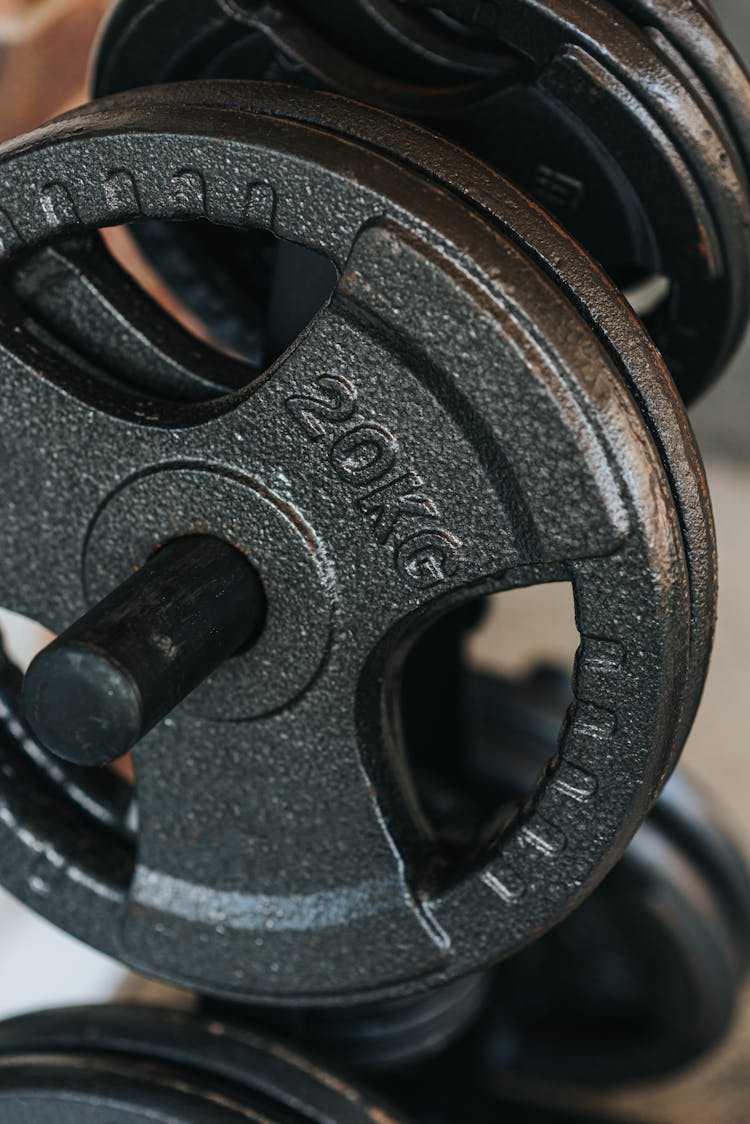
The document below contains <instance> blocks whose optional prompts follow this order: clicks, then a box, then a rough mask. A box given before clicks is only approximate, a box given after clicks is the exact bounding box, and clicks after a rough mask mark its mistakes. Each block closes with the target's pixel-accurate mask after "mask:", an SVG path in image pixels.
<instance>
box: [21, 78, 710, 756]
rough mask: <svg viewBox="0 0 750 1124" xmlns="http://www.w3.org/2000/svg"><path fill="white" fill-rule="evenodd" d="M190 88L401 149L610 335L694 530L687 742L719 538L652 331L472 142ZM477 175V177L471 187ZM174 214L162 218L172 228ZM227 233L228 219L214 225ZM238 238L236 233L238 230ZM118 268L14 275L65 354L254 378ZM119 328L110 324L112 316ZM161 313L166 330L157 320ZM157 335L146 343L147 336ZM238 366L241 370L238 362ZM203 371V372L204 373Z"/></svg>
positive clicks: (307, 102) (227, 87) (78, 252)
mask: <svg viewBox="0 0 750 1124" xmlns="http://www.w3.org/2000/svg"><path fill="white" fill-rule="evenodd" d="M190 89H191V96H192V97H193V98H194V99H196V100H200V101H201V102H202V103H203V104H205V105H207V106H214V107H216V108H221V107H223V108H227V109H228V108H230V107H231V108H246V109H250V110H252V111H255V112H261V113H268V114H271V115H274V116H280V117H291V118H292V119H294V120H297V121H303V122H305V123H306V124H308V125H311V126H314V127H315V128H316V129H325V130H326V131H333V132H334V133H336V134H337V135H339V136H342V137H344V138H346V137H349V136H355V137H356V139H357V140H358V141H360V142H361V143H363V144H365V145H367V146H368V147H369V148H370V149H371V150H372V151H374V152H375V153H380V154H386V155H387V156H388V157H389V158H390V159H398V160H399V161H400V162H402V163H404V164H406V165H407V166H408V167H410V168H413V169H417V170H418V171H420V172H422V173H426V174H427V175H428V176H429V177H430V178H431V179H436V180H438V181H439V182H440V183H441V184H442V185H444V186H446V187H449V188H450V189H451V190H452V191H454V192H455V193H456V194H457V195H459V197H460V198H461V199H462V201H464V202H465V203H466V202H470V203H471V204H472V205H473V206H474V207H475V208H476V209H477V211H478V213H479V214H480V215H481V216H482V218H483V219H484V220H485V221H489V222H490V223H492V224H497V223H499V224H500V226H501V228H502V229H503V231H504V232H505V234H506V235H507V236H508V237H510V238H511V239H512V240H513V241H514V242H515V243H516V244H518V245H519V246H521V247H522V248H523V249H524V251H526V252H527V253H529V254H530V255H531V256H532V257H533V259H534V260H535V262H537V264H539V265H540V266H541V267H542V268H543V269H544V271H545V272H546V273H547V274H548V275H549V276H550V277H551V278H552V279H553V280H554V281H555V283H556V284H557V285H559V286H560V287H561V288H562V290H563V291H564V292H565V294H566V296H567V297H568V299H570V300H571V301H572V302H573V304H574V305H575V307H576V308H577V309H578V310H579V311H580V313H581V314H582V315H583V316H584V318H585V319H586V320H587V322H589V323H590V325H591V326H592V327H593V328H594V330H595V332H596V335H597V338H598V339H599V342H600V343H601V344H602V345H603V346H604V347H605V348H606V349H607V351H608V353H609V354H610V356H611V357H612V359H613V361H614V362H615V364H616V365H617V367H618V369H619V370H620V372H621V375H622V377H623V378H624V380H625V383H626V385H627V386H628V387H629V388H630V390H631V391H632V393H633V394H634V396H635V398H636V401H637V402H638V404H639V406H640V409H641V411H642V413H643V416H644V419H645V421H646V424H647V426H648V428H649V430H650V432H651V433H652V436H653V438H654V439H655V441H656V444H657V447H658V449H659V451H660V454H661V457H662V461H663V464H664V467H665V470H666V472H667V475H668V477H669V479H670V482H671V486H672V492H673V496H674V500H675V503H676V505H677V510H678V515H679V519H680V524H681V527H682V532H683V540H684V546H685V553H686V557H687V562H688V569H689V574H690V589H691V645H690V674H689V679H688V681H687V682H686V701H685V704H684V707H683V715H682V722H681V724H680V727H679V730H678V732H677V740H678V741H679V739H680V738H681V739H682V740H684V738H685V737H686V736H687V733H688V732H689V729H690V726H691V724H692V720H693V717H694V714H695V711H696V709H697V706H698V703H699V701H700V694H701V690H702V687H703V682H704V680H705V675H706V670H707V666H708V659H709V656H710V651H711V644H712V639H713V630H714V622H715V614H716V546H715V538H714V529H713V520H712V515H711V508H710V501H709V498H708V488H707V483H706V479H705V473H704V471H703V466H702V463H701V460H700V454H699V453H698V450H697V446H696V443H695V438H694V435H693V433H692V430H691V428H690V424H689V421H688V419H687V417H686V414H685V411H684V409H683V407H682V404H681V403H680V401H679V399H678V397H677V395H676V393H675V390H674V387H673V385H672V383H671V380H670V379H669V376H668V374H667V372H666V370H665V367H664V363H663V361H662V359H661V357H660V356H659V355H658V354H657V353H656V351H655V349H654V347H653V345H652V344H651V343H650V342H649V340H648V338H647V336H646V334H645V333H644V332H643V331H642V330H640V329H639V327H638V326H637V324H636V323H635V318H634V317H633V315H632V312H631V311H630V309H629V308H628V306H627V305H626V304H625V302H624V301H623V299H622V297H621V295H620V294H618V293H617V291H616V290H615V289H614V287H613V286H612V284H611V283H610V282H608V281H607V279H606V278H605V277H604V275H603V274H602V273H601V271H600V270H598V269H597V268H596V267H595V266H594V265H593V263H592V262H591V260H590V259H588V258H587V257H586V255H585V254H584V252H583V251H582V250H581V249H580V248H579V247H578V246H577V245H576V244H575V243H574V242H573V241H572V240H571V239H570V238H569V237H567V236H566V235H565V234H564V233H563V232H562V231H561V230H560V229H559V228H558V227H557V226H556V225H555V224H554V222H553V221H552V220H551V219H550V218H549V217H548V216H546V215H545V213H544V212H542V211H540V210H539V209H538V208H537V207H535V206H534V205H530V204H529V201H528V199H526V198H525V197H524V196H523V195H522V193H520V192H519V191H518V190H517V189H515V188H513V187H512V186H511V185H510V184H509V183H507V181H503V180H502V179H501V178H500V177H499V176H497V175H494V174H493V173H491V172H490V171H489V170H488V169H487V168H486V167H484V166H483V165H481V164H478V163H477V161H476V160H473V159H472V158H471V157H469V156H467V155H466V154H465V153H463V152H462V151H461V150H459V149H456V148H454V147H452V146H451V145H449V144H447V143H446V142H444V141H441V140H439V139H437V138H435V137H431V136H429V135H428V134H427V133H425V132H424V130H422V129H419V128H417V127H415V126H413V125H409V124H408V123H406V122H401V121H397V120H395V119H394V118H392V117H390V116H388V115H385V114H383V113H380V112H378V111H376V110H372V109H368V108H366V107H364V106H357V105H354V104H353V103H351V102H348V101H344V100H342V99H339V98H334V97H331V96H327V97H326V96H323V97H321V96H316V95H313V94H311V93H306V92H305V93H302V92H299V93H296V94H295V92H294V91H293V90H287V89H284V90H280V89H278V88H273V87H269V86H268V85H266V84H265V83H264V84H262V85H257V84H256V85H252V84H247V83H238V82H232V83H218V82H212V83H202V84H199V83H193V84H191V87H190ZM160 96H161V97H162V98H164V99H170V98H171V99H173V100H174V101H175V102H176V103H179V100H180V98H181V97H182V90H181V88H180V87H175V88H172V89H170V88H165V89H164V90H163V91H162V93H161V95H160ZM148 98H149V95H148V93H145V94H137V93H131V94H130V95H129V102H130V104H133V105H140V106H142V107H143V108H145V107H146V106H147V105H148ZM466 184H472V185H473V187H472V188H471V189H468V188H467V187H466ZM170 226H174V224H166V223H165V224H163V228H164V229H165V230H167V231H169V230H170ZM215 229H217V231H218V232H220V228H215ZM231 233H232V237H233V239H234V240H235V241H236V231H232V232H231ZM113 270H115V271H117V270H116V267H115V266H114V264H113V263H112V262H111V261H109V262H108V255H107V254H106V253H105V252H104V251H103V250H102V248H101V246H98V245H96V244H95V243H94V244H87V243H86V242H85V240H84V242H81V243H77V244H76V245H74V246H72V247H66V246H60V247H58V249H57V250H46V251H44V253H42V254H34V255H32V256H31V258H30V259H27V260H26V261H24V262H23V264H22V265H21V266H20V268H18V269H17V270H16V271H15V272H14V275H13V286H14V289H15V291H16V293H17V294H18V295H19V296H21V297H22V299H23V300H24V301H25V302H26V304H27V306H28V307H30V309H31V313H32V316H33V317H37V318H38V319H41V321H42V323H43V328H44V332H45V338H47V339H48V340H49V339H51V338H52V337H51V335H50V330H51V331H52V332H53V333H55V332H57V333H59V332H60V331H64V332H65V343H64V345H63V348H62V353H63V354H67V348H68V347H69V346H72V347H80V337H81V336H83V335H86V336H87V338H88V339H89V344H88V348H87V355H91V354H93V355H96V356H97V357H98V359H99V361H100V362H104V361H106V363H107V365H108V371H109V372H110V373H111V375H112V376H113V377H119V379H120V381H122V378H123V376H124V375H125V373H126V372H130V381H131V383H132V384H133V385H134V386H135V387H138V386H140V387H141V388H147V387H148V386H149V385H150V384H151V385H153V387H154V391H155V393H156V394H157V395H162V394H163V393H164V391H163V386H164V376H162V375H161V374H160V372H161V371H162V369H163V368H164V365H165V360H166V361H167V363H168V364H169V365H170V366H171V371H170V378H171V379H172V380H173V379H174V375H173V374H172V372H174V371H178V372H179V389H180V396H183V397H185V398H186V399H189V400H192V399H200V398H203V397H205V393H206V391H205V385H204V383H205V373H206V372H207V371H211V374H212V377H213V379H214V381H215V383H221V384H223V385H224V386H225V387H226V388H227V389H228V390H229V389H233V388H236V387H237V386H238V385H241V383H242V382H243V381H247V380H248V378H250V377H251V374H250V373H249V372H248V370H247V368H245V369H244V371H243V370H242V368H241V366H240V365H239V364H236V363H233V362H232V361H231V360H229V359H227V358H226V357H224V356H219V355H217V354H216V353H215V352H211V351H210V350H209V349H206V348H202V349H201V348H199V351H198V354H196V347H197V346H198V345H197V344H196V341H193V343H192V345H191V346H189V347H188V354H187V356H186V354H185V352H186V341H185V338H184V337H185V333H184V332H181V330H180V329H179V327H178V326H177V325H176V324H174V323H172V324H171V328H170V323H171V321H170V318H169V317H165V315H164V314H163V312H161V311H160V310H158V309H156V308H154V307H151V306H152V305H153V302H150V301H148V299H147V298H146V297H145V295H143V294H142V295H141V297H140V300H136V299H135V298H134V294H133V292H132V288H133V286H132V283H128V284H123V285H119V284H116V283H114V282H115V278H114V277H113V276H112V272H113ZM113 321H114V323H115V324H116V325H117V331H116V332H113V331H112V330H111V325H112V323H113ZM152 322H153V323H155V324H156V325H157V326H158V330H157V331H156V332H154V330H153V329H149V328H148V325H149V324H150V323H152ZM69 324H81V325H85V326H86V328H85V331H84V332H80V331H79V332H78V333H76V334H75V335H73V334H72V333H71V330H70V328H66V325H69ZM144 335H146V336H147V337H148V338H150V339H152V340H153V338H154V337H156V338H158V340H159V346H158V347H155V346H154V344H153V342H152V343H151V346H150V347H144V340H143V337H144ZM238 367H239V368H240V369H239V370H238ZM192 369H196V370H197V372H199V373H200V375H201V376H203V378H194V379H193V382H194V388H193V387H192V386H191V381H190V374H189V372H190V370H192Z"/></svg>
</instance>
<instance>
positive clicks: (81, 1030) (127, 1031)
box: [0, 1004, 404, 1124]
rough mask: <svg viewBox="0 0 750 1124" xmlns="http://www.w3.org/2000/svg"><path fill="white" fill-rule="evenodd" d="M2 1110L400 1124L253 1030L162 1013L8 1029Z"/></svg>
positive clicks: (173, 1123)
mask: <svg viewBox="0 0 750 1124" xmlns="http://www.w3.org/2000/svg"><path fill="white" fill-rule="evenodd" d="M0 1112H2V1113H3V1115H4V1117H5V1118H6V1119H8V1120H13V1121H14V1122H16V1121H18V1122H20V1121H21V1120H22V1121H23V1124H81V1122H82V1121H86V1122H87V1124H88V1122H89V1121H91V1124H94V1122H96V1124H101V1121H102V1120H104V1119H105V1118H106V1120H107V1124H110V1121H111V1122H112V1124H120V1122H121V1121H122V1122H123V1124H125V1122H126V1121H127V1122H128V1124H130V1122H132V1121H134V1120H135V1121H144V1124H145V1122H146V1121H151V1122H153V1121H154V1120H165V1121H166V1120H169V1121H170V1124H230V1122H232V1121H245V1122H248V1121H255V1122H256V1124H399V1121H403V1120H404V1118H403V1117H402V1116H401V1115H400V1114H399V1115H396V1114H395V1113H394V1112H392V1111H391V1110H390V1109H389V1108H387V1107H386V1106H385V1104H383V1103H382V1102H381V1101H379V1100H378V1099H377V1098H374V1097H371V1096H370V1095H368V1094H365V1093H363V1092H362V1091H360V1090H359V1089H357V1088H355V1087H354V1086H352V1085H350V1084H348V1083H346V1082H345V1081H343V1080H342V1079H341V1078H340V1077H338V1076H335V1075H333V1074H331V1073H328V1072H327V1071H326V1070H325V1069H324V1068H323V1067H321V1066H320V1065H318V1064H317V1063H315V1062H313V1061H312V1060H310V1059H308V1058H306V1057H304V1056H302V1055H300V1054H299V1053H297V1052H296V1051H295V1050H294V1049H290V1048H289V1047H287V1046H286V1045H284V1043H283V1042H278V1041H274V1040H272V1039H269V1038H267V1037H266V1036H264V1035H262V1034H259V1033H256V1032H254V1031H251V1030H245V1029H243V1030H240V1029H238V1028H236V1027H231V1026H225V1025H222V1024H221V1023H219V1022H218V1020H216V1019H214V1020H211V1021H209V1020H204V1019H200V1018H199V1017H197V1016H195V1015H192V1014H188V1013H187V1012H181V1011H170V1010H166V1009H160V1008H157V1007H127V1006H121V1005H116V1004H110V1005H108V1006H106V1007H78V1008H69V1009H65V1008H61V1009H58V1010H52V1011H41V1012H38V1013H36V1014H33V1015H24V1016H22V1017H21V1018H17V1019H10V1020H8V1021H7V1022H4V1023H2V1024H0Z"/></svg>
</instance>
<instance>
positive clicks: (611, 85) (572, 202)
mask: <svg viewBox="0 0 750 1124" xmlns="http://www.w3.org/2000/svg"><path fill="white" fill-rule="evenodd" d="M430 7H431V8H434V5H430ZM440 9H441V11H445V12H448V13H450V14H451V16H453V17H456V18H457V19H458V20H459V21H463V26H464V28H466V27H467V26H469V25H471V24H472V22H474V21H476V23H477V24H478V25H479V26H480V30H481V31H483V32H484V36H485V38H486V36H487V35H489V36H490V39H493V38H494V43H495V45H496V49H495V54H494V56H491V57H490V59H489V61H488V59H487V53H486V51H484V52H480V57H479V59H478V61H477V59H476V58H475V63H476V65H475V70H477V71H479V72H482V73H474V74H469V73H467V71H466V58H465V55H466V51H467V49H468V51H469V55H471V53H472V52H471V49H470V48H467V44H466V42H465V39H464V36H463V35H461V34H460V32H459V30H458V27H459V26H461V24H460V23H459V24H456V23H455V22H454V23H453V24H452V25H451V29H450V31H448V29H447V28H446V27H445V26H441V25H439V24H437V23H436V22H435V20H436V17H435V16H434V14H431V13H429V12H426V11H423V10H421V8H420V0H413V2H412V3H411V4H409V5H406V6H404V5H399V6H396V5H394V4H392V3H387V2H381V0H360V2H357V3H350V2H349V0H347V2H346V3H343V4H340V3H339V4H331V5H326V6H325V7H324V9H321V6H320V5H315V6H314V5H307V6H306V5H304V4H303V5H302V8H301V10H300V6H299V5H294V4H291V3H288V4H282V3H267V4H250V3H243V4H240V5H235V6H233V7H232V8H231V9H227V8H226V6H225V5H222V4H220V3H219V2H218V0H200V2H199V3H196V4H194V5H191V13H190V18H189V23H188V25H187V26H186V27H185V32H184V34H183V35H181V36H180V39H179V41H176V40H175V37H174V36H173V35H172V28H173V26H174V21H175V15H176V7H175V0H160V2H159V3H152V4H149V5H147V6H146V5H144V4H143V3H142V0H123V2H122V3H121V4H120V5H118V6H117V7H116V8H115V11H114V14H113V16H112V18H111V22H110V24H109V25H108V28H107V29H106V30H105V33H104V35H103V38H102V40H101V44H100V50H99V54H98V62H97V68H96V77H95V90H96V92H97V93H99V94H106V93H111V92H114V91H117V90H123V89H128V88H133V87H135V86H139V85H142V84H147V83H151V82H155V81H168V80H173V79H175V78H186V77H196V78H197V77H229V78H276V79H278V78H283V79H284V80H286V81H293V82H298V83H302V84H306V85H311V84H312V85H317V86H322V87H323V88H328V89H333V90H337V91H339V92H341V93H346V94H349V95H350V96H354V97H356V98H357V99H358V100H361V101H367V102H375V103H377V104H379V105H381V106H382V107H384V108H387V109H391V110H394V111H396V112H398V113H399V114H401V115H407V116H413V117H415V118H418V119H419V120H421V121H423V122H424V123H426V124H427V125H428V126H429V127H430V128H431V129H436V130H438V131H440V132H442V133H444V134H447V135H449V136H452V137H454V138H455V139H458V140H459V141H460V142H461V143H462V144H464V145H466V146H467V147H469V148H471V149H472V150H473V151H475V152H476V153H477V154H478V155H480V156H482V158H483V159H485V160H487V161H488V162H490V163H492V164H494V165H495V166H497V167H499V168H500V169H501V170H502V171H503V172H505V173H506V174H508V175H509V176H511V178H513V179H514V180H515V181H516V182H518V183H519V184H521V185H522V186H523V187H524V188H525V189H526V190H527V191H528V192H529V193H530V194H531V195H533V196H534V197H536V198H537V199H538V200H539V201H540V202H541V203H542V204H543V205H544V206H545V207H547V208H549V209H550V210H551V211H552V212H553V213H554V214H556V216H557V217H558V218H559V219H560V220H561V221H562V222H564V223H565V225H566V227H567V228H568V229H570V230H571V232H572V233H573V234H574V235H575V236H576V237H577V238H578V239H579V240H580V241H581V242H582V243H583V245H584V246H586V248H587V249H588V250H589V252H590V253H592V254H593V256H594V257H596V258H597V259H598V260H600V261H602V262H603V263H604V265H605V267H606V268H607V269H608V271H609V272H610V273H611V274H612V275H613V276H614V277H615V278H616V279H617V280H618V281H619V282H621V283H625V282H626V281H627V280H628V278H632V277H633V275H634V274H633V271H634V270H635V271H636V275H638V276H642V275H644V274H646V275H652V274H654V275H658V276H660V277H662V278H664V279H665V281H664V287H663V289H662V290H661V298H660V299H659V300H657V302H656V307H655V308H653V309H652V310H651V311H650V312H649V314H648V315H646V322H647V324H648V326H649V329H650V331H651V332H652V334H653V336H654V338H655V340H656V342H657V344H658V345H659V347H660V348H661V349H662V351H663V353H664V355H665V358H666V360H667V364H668V366H669V368H670V370H671V372H672V375H673V376H674V378H675V380H676V382H677V384H678V386H679V388H680V390H681V392H682V394H683V397H684V398H685V399H686V400H690V399H692V398H694V397H695V395H696V394H697V393H698V392H699V391H700V390H701V389H703V388H704V387H705V386H706V385H707V384H708V382H709V381H710V380H711V379H712V378H713V377H715V376H716V375H717V374H718V373H719V372H720V371H721V370H722V369H723V368H724V366H725V365H726V362H727V361H728V358H729V357H730V355H731V354H732V352H733V351H734V349H735V347H736V346H737V343H738V342H739V339H740V337H741V335H742V332H743V331H744V327H745V323H746V309H747V304H748V297H747V291H748V261H750V239H749V233H748V232H749V217H750V203H749V201H748V192H747V183H746V178H745V173H744V170H743V166H742V162H741V160H740V158H739V156H738V154H737V152H736V151H735V145H734V142H733V140H732V137H731V136H730V135H729V132H728V131H727V129H726V128H725V127H724V125H723V121H722V120H721V118H720V116H719V115H718V114H716V113H713V112H711V111H710V108H709V106H708V104H707V103H708V101H709V99H708V97H707V95H705V96H704V91H703V90H702V86H701V84H700V83H699V81H698V80H697V79H696V80H695V81H694V82H692V83H690V82H688V81H687V80H686V79H685V76H684V74H683V72H682V69H681V68H680V67H676V66H675V64H674V60H673V59H672V58H671V57H668V53H667V52H665V51H664V50H663V49H660V47H659V45H658V44H655V43H654V42H652V39H651V37H650V35H649V34H647V33H646V32H645V31H642V30H641V29H639V28H638V27H637V26H636V25H635V24H634V23H633V22H632V21H631V20H629V19H627V17H626V16H624V15H621V14H619V13H618V12H617V10H616V9H615V8H614V7H611V6H609V5H607V4H604V3H595V2H594V0H586V2H585V3H582V4H580V5H575V6H571V5H570V4H569V3H567V0H555V2H554V3H545V4H541V3H538V2H536V0H514V2H513V3H511V4H503V5H500V4H499V3H493V2H491V3H489V4H485V5H482V6H479V7H478V6H477V5H476V4H475V3H474V2H473V0H452V2H451V0H445V2H444V3H443V4H441V5H440ZM306 16H307V19H306V18H305V17H306ZM180 17H182V13H180ZM313 20H314V23H311V22H308V21H313ZM430 20H431V21H432V22H431V23H430ZM362 21H364V25H363V22H362ZM334 25H336V27H337V28H338V31H336V28H335V27H334ZM363 27H366V29H367V32H366V33H365V32H364V30H363ZM349 35H350V36H351V38H349V39H348V42H345V39H346V38H347V36H349ZM383 36H386V37H387V38H388V39H389V41H390V42H391V44H392V46H393V48H394V50H395V56H394V54H393V51H392V52H391V53H389V54H388V53H385V52H384V51H383V50H380V51H379V52H378V51H376V49H375V44H376V43H378V42H380V41H381V40H382V37H383ZM436 39H437V43H436ZM450 42H452V43H453V45H454V50H455V53H456V56H457V65H455V64H454V66H453V68H451V67H450V65H449V58H448V57H446V56H449V43H450ZM409 44H411V48H410V50H411V54H410V57H411V60H412V62H413V66H408V65H407V64H406V63H405V64H404V67H405V69H403V70H402V71H401V78H399V77H393V76H392V75H390V74H389V73H388V72H387V71H384V70H383V64H382V62H381V61H380V60H382V58H383V57H384V55H385V57H388V58H394V57H395V58H398V57H399V55H400V54H401V53H403V51H404V50H407V53H408V48H409ZM717 49H718V45H717ZM727 57H728V58H731V56H730V52H729V49H728V48H727ZM519 60H520V61H519ZM427 63H429V64H430V68H431V69H430V74H431V79H430V81H426V80H423V82H422V84H420V82H419V80H418V76H419V72H420V66H421V67H422V69H424V66H425V65H427ZM373 67H375V68H376V69H373ZM404 75H407V76H411V79H412V80H411V82H405V81H403V76H404ZM699 86H700V87H701V88H700V89H699ZM138 238H139V239H140V240H141V243H142V245H143V247H144V249H145V250H146V252H147V253H148V254H149V255H150V256H151V258H152V260H154V261H155V262H157V264H158V267H159V268H160V270H161V271H162V273H163V274H164V276H166V277H167V279H168V280H169V281H170V283H171V284H172V285H173V287H174V288H175V289H176V291H177V292H178V293H179V295H180V296H181V298H182V299H183V300H184V301H185V303H186V304H188V305H189V307H191V308H192V310H193V311H194V312H196V313H197V314H198V315H199V316H202V317H203V318H204V320H205V321H206V322H207V323H208V324H209V325H210V327H211V328H212V330H213V331H214V332H215V333H216V336H217V338H221V339H222V340H223V341H224V342H225V343H227V344H228V345H230V346H232V347H235V348H238V347H240V348H242V349H244V353H245V354H248V355H249V356H250V357H251V358H252V359H253V360H258V359H260V360H261V361H262V359H263V353H264V350H265V351H266V352H268V351H269V339H268V335H267V333H266V332H264V324H265V322H266V319H267V317H268V308H267V307H266V306H263V305H262V304H261V305H259V303H258V302H257V301H253V299H252V294H253V293H254V292H255V293H257V292H258V291H261V292H263V293H265V294H267V293H268V291H269V289H270V281H269V279H268V274H269V272H270V273H271V275H272V273H273V270H272V269H270V267H266V280H265V282H264V281H263V271H264V267H263V261H262V258H263V255H264V254H267V253H268V252H269V247H268V245H267V244H266V243H260V242H258V240H257V239H252V240H251V241H250V242H249V243H247V245H246V247H245V248H244V250H243V248H242V247H241V246H238V244H237V243H236V242H231V243H230V242H229V241H225V242H222V241H221V240H217V239H215V237H214V236H213V235H212V234H211V233H210V232H208V231H206V230H202V229H200V228H194V229H190V228H181V229H180V230H179V231H178V232H175V231H170V232H165V231H164V229H163V228H161V229H159V228H157V229H154V228H153V227H151V228H144V229H143V230H141V231H139V232H138ZM297 272H298V274H299V273H300V271H299V270H298V271H297ZM202 274H206V281H207V283H206V284H202V283H201V281H200V280H199V278H200V276H201V275H202ZM196 275H197V276H196ZM219 278H221V282H220V285H219ZM248 289H249V292H248ZM217 294H218V296H217ZM665 294H666V295H665ZM698 325H700V328H698ZM270 351H271V352H275V351H276V346H271V347H270Z"/></svg>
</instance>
